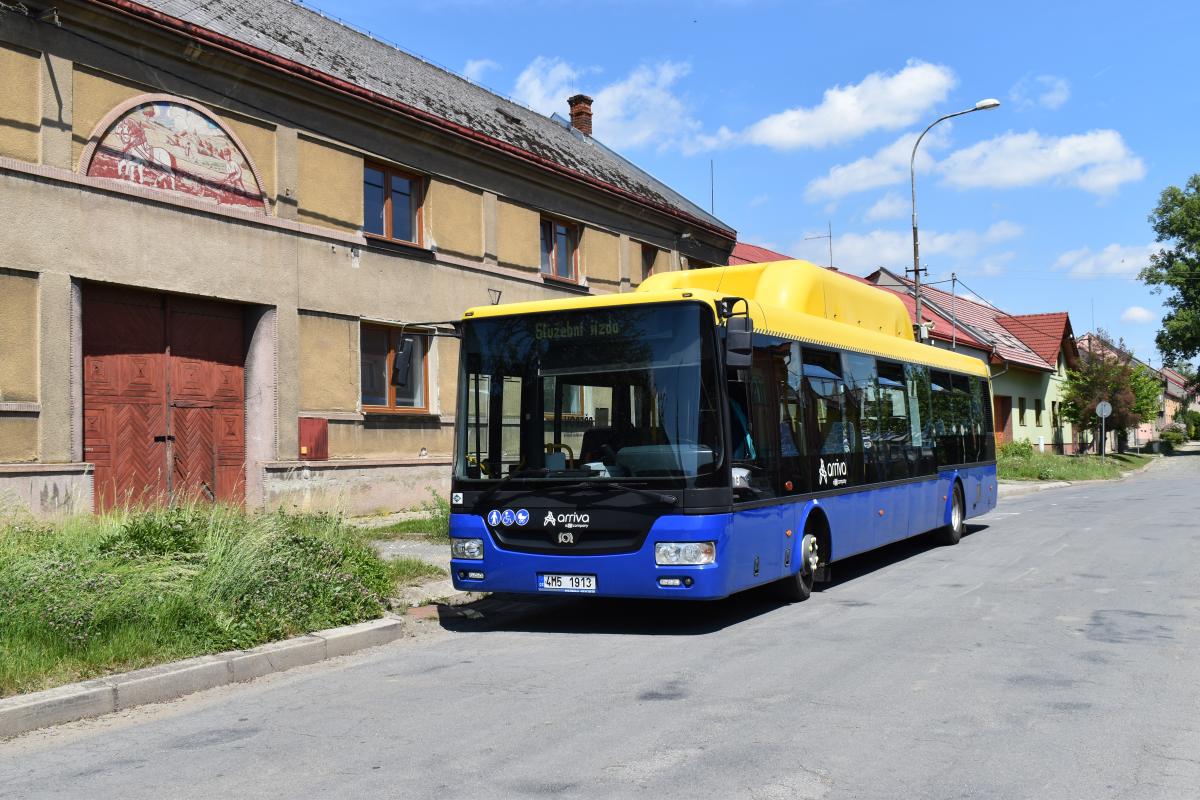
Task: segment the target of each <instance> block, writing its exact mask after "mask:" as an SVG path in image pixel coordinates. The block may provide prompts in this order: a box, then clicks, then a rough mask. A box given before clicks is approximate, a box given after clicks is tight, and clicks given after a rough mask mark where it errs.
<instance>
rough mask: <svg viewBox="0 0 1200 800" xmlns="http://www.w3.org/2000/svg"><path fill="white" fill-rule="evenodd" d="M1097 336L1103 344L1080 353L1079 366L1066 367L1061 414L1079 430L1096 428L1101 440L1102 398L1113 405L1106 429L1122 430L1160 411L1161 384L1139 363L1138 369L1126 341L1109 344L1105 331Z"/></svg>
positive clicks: (1097, 438) (1095, 337) (1093, 429)
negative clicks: (1076, 367)
mask: <svg viewBox="0 0 1200 800" xmlns="http://www.w3.org/2000/svg"><path fill="white" fill-rule="evenodd" d="M1096 339H1099V340H1100V341H1101V342H1103V343H1104V344H1103V345H1100V346H1099V347H1097V348H1095V349H1092V350H1086V351H1084V352H1082V353H1080V354H1079V355H1080V360H1079V368H1078V369H1072V370H1067V381H1066V383H1065V385H1064V386H1063V394H1062V416H1063V418H1064V419H1066V420H1067V421H1068V422H1070V423H1072V424H1073V425H1075V427H1076V429H1084V430H1092V431H1095V432H1096V441H1100V437H1099V433H1100V417H1099V416H1097V415H1096V407H1097V406H1098V405H1100V403H1101V402H1102V401H1105V400H1107V401H1108V402H1109V403H1110V404H1111V405H1112V413H1111V414H1110V415H1109V417H1108V420H1107V421H1106V423H1105V427H1106V429H1107V430H1110V431H1119V432H1123V431H1126V430H1128V429H1129V428H1133V427H1136V426H1137V425H1138V424H1140V423H1141V421H1142V420H1143V419H1144V418H1146V417H1149V416H1153V415H1154V414H1157V413H1158V396H1159V393H1160V392H1161V383H1160V382H1159V380H1158V379H1157V378H1155V377H1154V373H1153V372H1151V371H1150V370H1147V369H1145V368H1144V367H1142V366H1141V365H1140V364H1139V365H1137V370H1136V371H1135V369H1134V365H1133V356H1132V354H1130V353H1129V351H1128V350H1127V349H1126V347H1125V342H1124V341H1120V342H1118V343H1117V344H1115V345H1114V344H1110V343H1109V342H1108V337H1107V336H1105V335H1104V334H1103V332H1101V333H1100V334H1098V335H1097V336H1094V337H1093V340H1096ZM1151 398H1152V399H1151Z"/></svg>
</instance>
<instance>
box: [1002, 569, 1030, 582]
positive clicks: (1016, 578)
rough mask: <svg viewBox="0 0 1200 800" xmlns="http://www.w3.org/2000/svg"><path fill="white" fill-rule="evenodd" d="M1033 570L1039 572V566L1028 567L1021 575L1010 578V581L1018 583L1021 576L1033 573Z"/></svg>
mask: <svg viewBox="0 0 1200 800" xmlns="http://www.w3.org/2000/svg"><path fill="white" fill-rule="evenodd" d="M1031 572H1037V567H1030V568H1029V569H1027V570H1025V571H1024V572H1022V573H1021V574H1020V575H1018V576H1017V577H1015V578H1010V579H1009V581H1008V582H1009V583H1016V582H1017V581H1019V580H1021V578H1024V577H1025V576H1026V575H1028V574H1029V573H1031Z"/></svg>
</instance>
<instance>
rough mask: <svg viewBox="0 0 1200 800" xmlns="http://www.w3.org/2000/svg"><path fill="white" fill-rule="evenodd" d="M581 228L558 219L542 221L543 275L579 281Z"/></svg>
mask: <svg viewBox="0 0 1200 800" xmlns="http://www.w3.org/2000/svg"><path fill="white" fill-rule="evenodd" d="M578 250H579V227H578V226H576V225H572V224H571V223H569V222H561V221H559V220H556V219H542V274H543V275H546V276H547V277H550V278H557V279H559V280H563V281H578V280H579V279H578V277H577V273H578V269H577V266H578V263H577V262H578V260H579V253H578Z"/></svg>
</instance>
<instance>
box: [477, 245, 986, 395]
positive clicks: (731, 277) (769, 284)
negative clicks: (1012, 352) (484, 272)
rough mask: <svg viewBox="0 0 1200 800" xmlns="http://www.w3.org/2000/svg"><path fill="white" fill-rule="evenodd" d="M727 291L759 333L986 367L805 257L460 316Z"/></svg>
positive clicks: (891, 298) (886, 294)
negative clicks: (920, 335) (929, 340)
mask: <svg viewBox="0 0 1200 800" xmlns="http://www.w3.org/2000/svg"><path fill="white" fill-rule="evenodd" d="M726 297H743V298H745V299H746V301H747V303H748V304H749V306H750V317H751V319H752V320H754V329H755V331H758V332H760V333H766V334H773V335H776V336H781V337H784V338H787V339H796V340H799V341H802V342H809V343H811V344H820V345H826V346H829V347H838V348H845V349H848V350H857V351H859V352H862V353H869V354H871V355H875V356H879V357H881V358H893V359H898V360H901V361H912V362H915V363H918V364H925V365H927V366H931V367H938V368H941V369H949V370H954V371H956V372H965V373H968V374H970V375H980V376H986V375H988V373H989V370H988V368H987V365H986V364H984V362H983V361H981V360H980V359H978V358H973V357H971V356H965V355H962V354H960V353H953V352H950V351H948V350H941V349H938V348H936V347H933V346H931V345H926V344H918V343H917V342H916V341H914V340H913V333H912V322H911V320H910V318H909V316H908V310H907V309H906V308H905V307H904V303H903V302H902V301H901V300H900V297H899V296H898V295H897V294H895V293H894V292H890V291H888V290H886V289H879V288H877V287H875V286H872V285H870V284H867V283H864V282H862V281H860V280H856V279H854V278H850V277H847V276H845V275H842V274H841V273H838V272H834V271H832V270H828V269H825V268H824V267H818V266H817V265H816V264H812V263H809V262H807V261H773V262H770V263H767V264H744V265H740V266H734V267H710V268H708V269H694V270H686V271H678V272H664V273H660V274H658V275H653V276H651V277H649V278H647V279H646V280H645V281H643V282H642V284H641V286H639V287H638V288H637V291H635V292H630V293H627V294H607V295H595V296H593V295H589V296H582V297H570V298H563V299H560V300H537V301H532V302H527V303H509V304H506V305H495V306H477V307H475V308H472V309H470V310H468V311H467V312H466V314H465V318H467V319H479V318H484V317H501V316H512V315H519V314H539V313H546V312H554V311H572V310H583V309H592V308H611V307H617V306H627V305H642V304H646V303H664V302H676V303H677V302H681V301H683V302H700V303H704V304H706V305H708V306H709V307H712V308H714V310H715V307H716V303H717V301H718V300H721V299H722V298H726Z"/></svg>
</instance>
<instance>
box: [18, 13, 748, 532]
mask: <svg viewBox="0 0 1200 800" xmlns="http://www.w3.org/2000/svg"><path fill="white" fill-rule="evenodd" d="M25 6H26V9H25V11H24V12H23V11H21V9H19V8H18V9H17V10H13V9H14V8H15V6H13V5H12V4H8V5H5V6H0V75H3V76H4V80H3V81H0V219H3V220H4V221H5V224H4V226H3V228H2V229H0V494H3V495H4V498H5V499H4V500H2V501H0V503H4V504H10V505H11V504H13V503H16V504H21V505H28V506H30V507H31V508H33V509H34V510H35V511H36V512H38V513H54V512H60V511H81V510H83V511H86V510H88V509H92V508H96V509H103V508H108V507H112V506H114V505H119V504H122V503H124V502H126V501H130V500H133V501H136V500H139V499H142V498H146V499H150V500H161V499H163V498H168V497H175V498H189V497H195V498H205V497H209V498H211V497H216V498H218V499H222V500H228V501H231V502H241V501H243V500H244V501H245V502H246V503H247V505H249V506H251V507H257V506H263V505H266V506H276V505H287V506H291V505H299V506H302V507H315V506H325V507H328V506H337V507H340V508H343V509H345V510H347V511H351V512H359V513H362V512H370V511H374V510H377V509H395V508H403V507H406V506H408V505H411V504H413V503H414V502H417V501H420V500H421V499H423V498H424V497H426V496H427V495H426V492H427V488H428V487H431V486H439V485H441V484H442V483H443V481H445V479H446V477H447V472H448V464H449V460H450V455H451V450H452V447H453V443H452V431H453V426H454V416H455V408H454V393H455V376H456V369H457V352H456V347H455V344H456V342H455V340H454V339H447V338H427V337H424V336H423V335H422V330H421V329H418V328H413V327H411V323H415V322H421V321H431V320H449V319H455V318H457V317H458V316H459V315H460V314H461V313H462V311H463V309H464V308H466V307H467V306H469V305H478V304H482V303H487V302H489V299H492V298H494V297H495V295H496V293H499V295H500V297H501V299H502V301H503V302H509V301H520V300H531V299H543V298H548V297H554V296H563V295H568V294H572V293H579V292H619V291H629V290H630V289H632V288H633V287H634V286H636V285H637V283H638V282H640V280H642V278H643V277H644V276H645V275H646V274H648V273H649V272H651V271H659V270H669V269H681V268H687V267H688V266H689V264H692V265H694V264H696V263H704V264H708V263H725V261H726V259H727V257H728V254H729V251H730V249H731V248H732V246H733V242H734V238H735V236H734V233H733V231H731V230H730V229H729V228H728V226H726V225H724V224H723V223H721V222H720V221H719V220H717V219H715V218H714V217H712V216H710V215H709V214H707V213H705V212H704V211H703V210H702V209H700V208H698V207H697V206H696V205H695V204H693V203H691V202H689V201H688V200H686V199H685V198H683V197H682V196H680V195H679V194H678V193H676V192H674V191H673V190H671V189H670V188H669V187H667V186H665V185H663V184H662V183H661V182H659V181H657V180H655V179H654V178H652V177H651V176H649V175H647V174H646V173H644V172H642V171H640V170H638V169H637V168H636V167H635V166H633V165H632V164H630V163H629V162H628V161H626V160H625V159H623V158H621V157H620V156H618V155H616V154H614V153H612V152H611V151H609V150H608V149H606V148H604V147H603V146H602V145H601V144H600V143H599V142H597V141H595V140H594V139H592V137H591V136H590V135H589V134H590V119H591V114H590V109H589V104H590V100H588V99H587V98H582V97H577V98H572V103H573V107H572V113H571V118H572V121H573V122H574V126H572V124H571V122H568V121H567V120H565V119H561V118H547V117H545V116H542V115H539V114H536V113H534V112H532V111H529V110H528V109H525V108H523V107H521V106H519V105H516V104H514V103H511V102H509V101H507V100H504V99H502V98H500V97H498V96H496V95H494V94H491V93H489V92H487V91H485V90H483V89H481V88H479V87H478V86H475V85H474V84H471V83H469V82H468V81H465V80H463V79H461V78H459V77H457V76H455V75H452V74H450V73H447V72H445V71H442V70H440V69H437V68H435V67H433V66H431V65H429V64H427V63H425V62H423V61H421V60H419V59H416V58H414V57H412V56H410V55H408V54H406V53H404V52H401V51H399V50H397V49H395V48H393V47H391V46H389V45H387V44H385V43H382V42H379V41H377V40H375V39H372V38H370V37H369V36H366V35H364V34H362V33H359V32H357V31H354V30H352V29H350V28H347V27H345V26H343V25H340V24H338V23H336V22H334V21H331V20H329V19H327V18H325V17H323V16H321V15H319V14H317V13H315V12H313V11H311V10H309V9H306V8H304V7H302V6H297V5H294V4H292V3H290V2H286V0H265V1H264V2H255V3H237V2H233V1H232V0H206V2H199V1H198V0H196V1H194V2H185V1H184V0H147V2H141V3H135V2H130V0H68V1H67V2H59V3H56V4H55V6H54V7H53V8H43V7H42V6H41V5H39V4H29V3H26V4H25ZM563 110H564V112H566V111H567V98H563ZM405 324H408V325H409V327H404V326H405ZM403 346H412V347H415V348H416V349H417V352H418V353H420V354H421V359H420V369H419V370H418V375H417V377H418V380H417V381H416V382H415V383H411V384H410V385H409V386H408V387H407V388H402V387H397V386H395V385H394V381H393V380H392V378H391V367H392V360H393V359H394V353H395V351H396V349H397V348H398V347H403Z"/></svg>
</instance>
